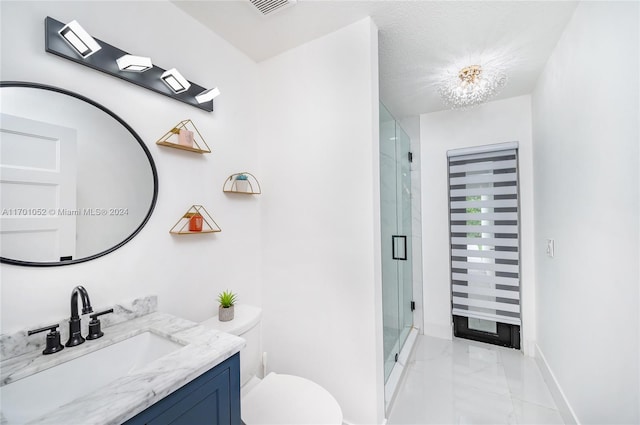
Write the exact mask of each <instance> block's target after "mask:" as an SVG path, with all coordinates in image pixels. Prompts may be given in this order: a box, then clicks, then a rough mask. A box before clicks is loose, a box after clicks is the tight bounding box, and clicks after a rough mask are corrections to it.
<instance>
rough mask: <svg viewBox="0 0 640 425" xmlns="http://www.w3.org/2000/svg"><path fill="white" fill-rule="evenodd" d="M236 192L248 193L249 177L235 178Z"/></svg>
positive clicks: (243, 175) (242, 175) (244, 175)
mask: <svg viewBox="0 0 640 425" xmlns="http://www.w3.org/2000/svg"><path fill="white" fill-rule="evenodd" d="M236 191H237V192H249V177H248V176H247V175H246V174H238V175H237V176H236Z"/></svg>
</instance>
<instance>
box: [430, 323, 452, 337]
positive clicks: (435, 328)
mask: <svg viewBox="0 0 640 425" xmlns="http://www.w3.org/2000/svg"><path fill="white" fill-rule="evenodd" d="M424 334H425V335H427V336H432V337H435V338H441V339H447V340H449V341H451V340H452V339H453V330H452V329H451V324H448V325H440V324H436V323H425V324H424Z"/></svg>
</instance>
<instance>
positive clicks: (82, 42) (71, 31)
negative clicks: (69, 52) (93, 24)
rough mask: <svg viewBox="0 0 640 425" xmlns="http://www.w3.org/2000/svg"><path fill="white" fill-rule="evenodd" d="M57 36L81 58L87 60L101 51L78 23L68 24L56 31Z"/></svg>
mask: <svg viewBox="0 0 640 425" xmlns="http://www.w3.org/2000/svg"><path fill="white" fill-rule="evenodd" d="M58 34H60V37H62V38H63V39H64V41H66V42H67V43H69V45H70V46H71V47H73V48H74V50H75V51H76V52H77V53H78V54H79V55H80V56H82V57H83V58H88V57H89V56H91V55H92V54H94V53H95V52H97V51H98V50H100V49H102V47H101V46H100V45H99V44H98V42H97V41H96V40H94V38H93V37H91V36H90V35H89V33H88V32H86V31H85V29H84V28H82V26H80V24H79V23H78V21H75V20H73V21H71V22H69V23H68V24H67V25H65V26H64V27H62V29H61V30H60V31H58Z"/></svg>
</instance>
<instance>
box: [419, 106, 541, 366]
mask: <svg viewBox="0 0 640 425" xmlns="http://www.w3.org/2000/svg"><path fill="white" fill-rule="evenodd" d="M420 137H421V150H422V151H421V158H422V162H421V165H422V171H421V173H422V204H423V207H422V253H423V265H422V267H423V270H424V316H425V324H424V332H425V334H427V335H433V336H437V337H440V338H449V339H450V338H451V337H452V330H451V297H450V291H451V290H450V269H449V224H448V223H449V217H448V214H449V208H448V202H449V197H448V192H447V191H448V184H447V151H448V150H450V149H456V148H462V147H471V146H481V145H488V144H494V143H501V142H510V141H518V142H519V166H520V169H519V173H520V217H521V221H522V222H521V223H520V232H521V236H522V240H521V250H522V251H521V257H520V259H521V271H522V276H521V282H520V285H521V293H522V300H521V302H522V327H521V331H522V332H521V342H522V347H523V349H524V351H525V353H527V354H529V353H532V352H533V351H532V350H533V345H532V344H533V341H534V340H535V335H536V322H535V289H534V284H535V274H534V259H533V250H532V247H533V165H532V150H531V97H530V96H528V95H527V96H519V97H514V98H510V99H505V100H499V101H495V102H489V103H486V104H484V105H481V106H478V107H476V108H473V109H469V110H466V111H460V110H453V111H441V112H433V113H429V114H423V115H421V117H420Z"/></svg>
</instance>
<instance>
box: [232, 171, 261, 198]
mask: <svg viewBox="0 0 640 425" xmlns="http://www.w3.org/2000/svg"><path fill="white" fill-rule="evenodd" d="M222 191H223V192H226V193H242V194H245V195H259V194H261V193H262V190H261V188H260V183H259V182H258V179H256V177H255V176H254V175H253V174H251V173H248V172H246V171H243V172H242V173H235V174H232V175H230V176H229V177H227V179H226V180H225V181H224V185H223V187H222Z"/></svg>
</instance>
